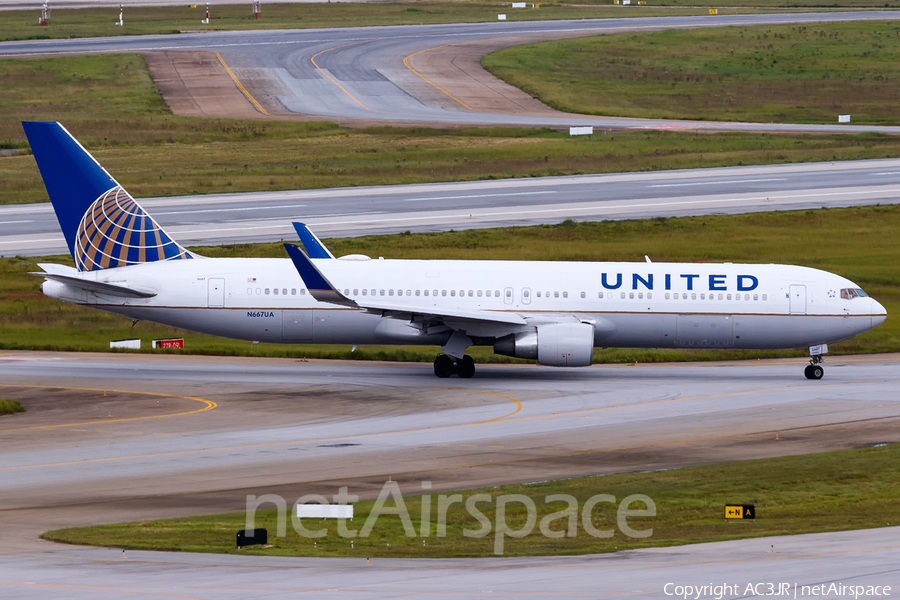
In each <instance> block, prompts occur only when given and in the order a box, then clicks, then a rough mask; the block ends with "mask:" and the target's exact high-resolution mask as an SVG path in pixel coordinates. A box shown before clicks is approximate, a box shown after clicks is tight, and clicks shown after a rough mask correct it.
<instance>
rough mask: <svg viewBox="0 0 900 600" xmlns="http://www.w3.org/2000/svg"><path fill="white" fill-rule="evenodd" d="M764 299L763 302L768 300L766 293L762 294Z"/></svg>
mask: <svg viewBox="0 0 900 600" xmlns="http://www.w3.org/2000/svg"><path fill="white" fill-rule="evenodd" d="M762 299H763V302H765V301H766V294H763V295H762Z"/></svg>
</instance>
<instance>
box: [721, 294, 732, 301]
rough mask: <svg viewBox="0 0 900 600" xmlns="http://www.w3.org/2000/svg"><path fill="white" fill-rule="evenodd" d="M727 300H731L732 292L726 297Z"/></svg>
mask: <svg viewBox="0 0 900 600" xmlns="http://www.w3.org/2000/svg"><path fill="white" fill-rule="evenodd" d="M720 295H721V294H720ZM726 300H731V294H728V297H727V298H726Z"/></svg>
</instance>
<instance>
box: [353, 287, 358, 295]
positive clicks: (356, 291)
mask: <svg viewBox="0 0 900 600" xmlns="http://www.w3.org/2000/svg"><path fill="white" fill-rule="evenodd" d="M353 295H354V296H358V295H359V290H358V289H356V288H354V289H353Z"/></svg>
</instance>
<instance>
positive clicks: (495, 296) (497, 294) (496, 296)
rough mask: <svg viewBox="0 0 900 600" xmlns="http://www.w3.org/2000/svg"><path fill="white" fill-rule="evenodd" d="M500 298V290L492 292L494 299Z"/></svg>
mask: <svg viewBox="0 0 900 600" xmlns="http://www.w3.org/2000/svg"><path fill="white" fill-rule="evenodd" d="M499 297H500V290H494V298H499Z"/></svg>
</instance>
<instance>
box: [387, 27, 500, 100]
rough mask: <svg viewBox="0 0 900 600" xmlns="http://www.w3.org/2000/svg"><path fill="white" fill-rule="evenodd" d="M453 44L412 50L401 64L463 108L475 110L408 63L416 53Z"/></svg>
mask: <svg viewBox="0 0 900 600" xmlns="http://www.w3.org/2000/svg"><path fill="white" fill-rule="evenodd" d="M479 41H484V40H479ZM453 45H454V44H444V45H443V46H435V47H434V48H426V49H425V50H419V51H418V52H413V53H412V54H410V55H409V56H407V57H406V58H404V59H403V64H404V65H406V68H407V69H409V70H410V71H412V72H413V73H415V74H416V75H418V76H419V77H420V78H422V80H423V81H425V82H426V83H430V84H431V85H432V86H434V87H435V89H437V90H438V91H440V92H443V93H444V95H446V96H448V97H450V98H452V99H453V100H456V101H457V102H458V103H460V104H461V105H462V106H464V107H465V108H467V109H469V110H475V109H474V108H472V107H471V106H469V105H468V104H466V103H465V102H463V101H462V100H460V99H459V98H457V97H456V96H454V95H453V94H451V93H450V92H448V91H447V90H445V89H444V88H442V87H441V86H439V85H438V84H436V83H435V82H433V81H432V80H430V79H428V78H427V77H425V76H424V75H422V74H421V73H419V72H418V71H416V70H415V69H414V68H413V67H412V65H410V64H409V59H411V58H412V57H413V56H415V55H417V54H422V53H423V52H431V51H432V50H437V49H438V48H446V47H447V46H453Z"/></svg>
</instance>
